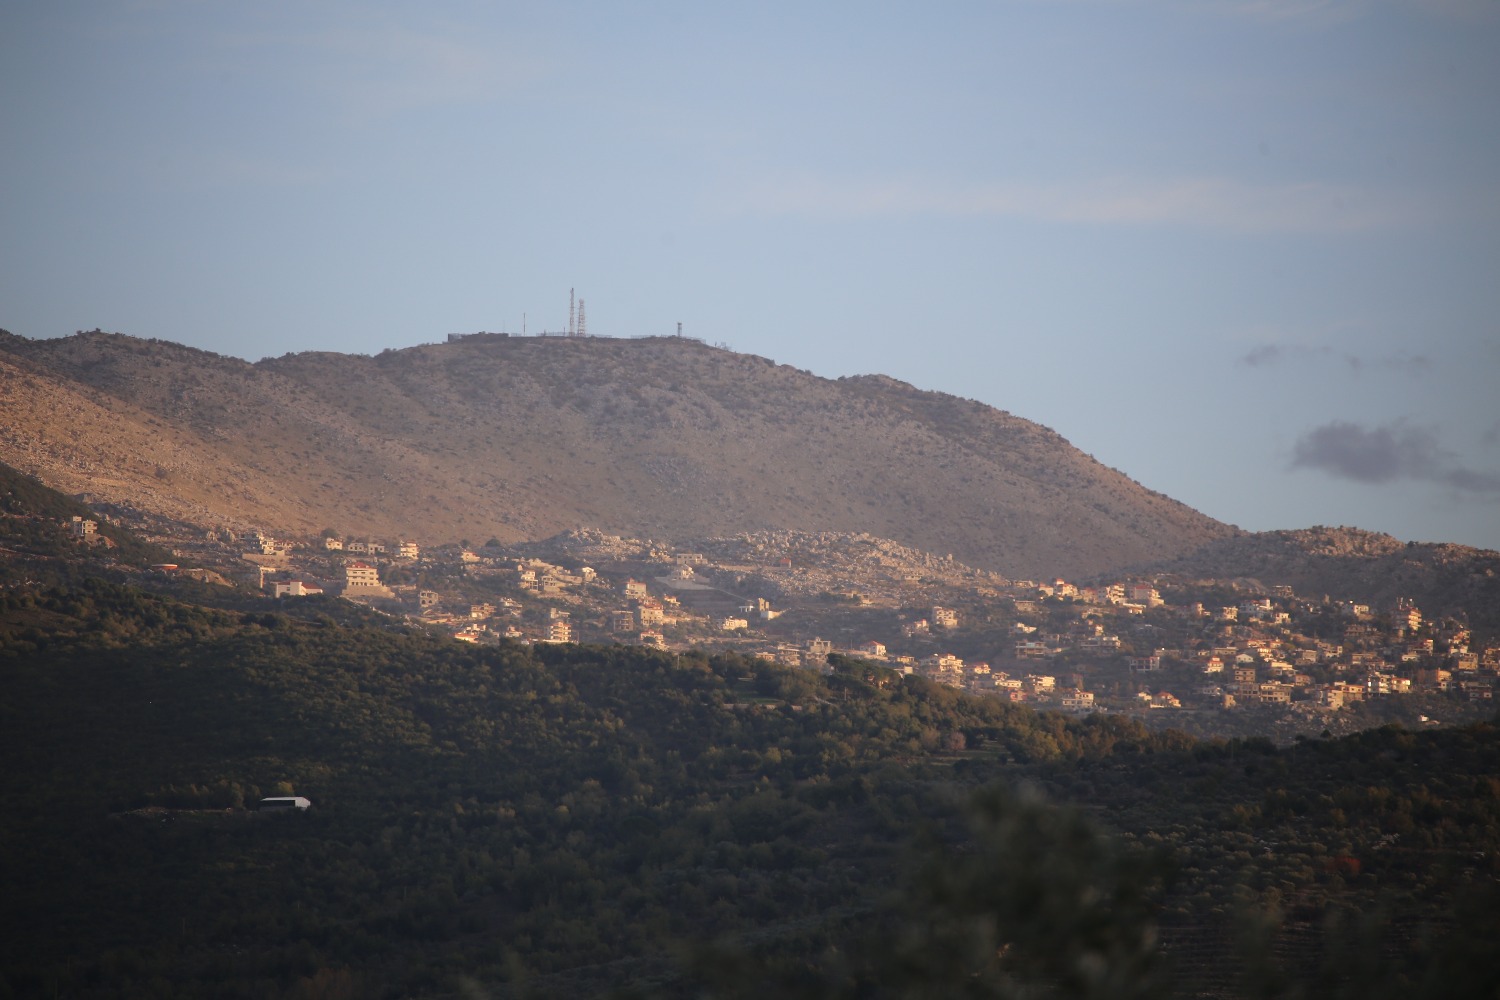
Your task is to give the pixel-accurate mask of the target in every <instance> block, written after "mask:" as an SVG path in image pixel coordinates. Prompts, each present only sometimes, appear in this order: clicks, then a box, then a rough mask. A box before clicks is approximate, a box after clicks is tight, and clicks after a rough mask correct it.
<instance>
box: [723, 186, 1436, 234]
mask: <svg viewBox="0 0 1500 1000" xmlns="http://www.w3.org/2000/svg"><path fill="white" fill-rule="evenodd" d="M721 207H723V208H726V209H727V210H728V211H730V212H733V213H746V214H754V215H804V216H813V217H827V218H856V219H863V218H879V217H899V216H950V217H958V218H982V217H994V218H1003V217H1012V218H1027V219H1040V220H1043V221H1048V222H1064V223H1080V224H1096V225H1119V226H1152V225H1161V226H1181V227H1191V228H1201V229H1216V230H1227V231H1231V232H1239V233H1281V232H1301V233H1344V232H1359V231H1365V230H1372V229H1384V228H1390V227H1395V226H1405V225H1410V224H1413V223H1421V222H1424V221H1427V220H1430V219H1432V218H1434V217H1435V213H1434V211H1433V210H1432V209H1431V208H1430V207H1428V206H1424V205H1422V204H1419V203H1417V202H1414V201H1411V200H1403V199H1400V198H1397V197H1395V196H1393V195H1390V194H1388V193H1377V192H1374V191H1368V190H1363V189H1359V188H1354V187H1348V186H1342V185H1332V184H1319V183H1303V184H1283V185H1257V184H1247V183H1244V182H1242V181H1237V180H1232V179H1228V178H1215V177H1190V178H1180V179H1175V180H1165V181H1150V180H1129V179H1118V178H1115V179H1098V180H1087V181H1075V182H1070V183H1052V184H1035V183H1027V182H1019V181H1017V182H996V183H989V184H972V185H957V186H955V185H948V184H943V183H940V182H928V181H909V180H891V181H863V182H861V181H847V182H837V183H836V182H833V181H829V180H825V179H821V178H800V179H791V180H781V181H773V182H761V183H756V184H752V185H749V186H747V187H746V188H744V189H743V190H741V191H738V192H734V193H731V194H730V195H729V196H728V197H726V198H725V199H724V201H723V202H722V204H721Z"/></svg>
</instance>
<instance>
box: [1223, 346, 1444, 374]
mask: <svg viewBox="0 0 1500 1000" xmlns="http://www.w3.org/2000/svg"><path fill="white" fill-rule="evenodd" d="M1326 360H1338V361H1342V362H1343V363H1344V366H1345V367H1346V368H1348V369H1349V371H1350V372H1351V373H1352V374H1354V375H1359V374H1362V373H1364V372H1367V371H1387V372H1395V373H1397V374H1399V375H1422V374H1425V373H1426V372H1427V371H1428V370H1429V369H1430V368H1431V367H1432V359H1431V358H1429V357H1427V356H1426V355H1425V354H1416V355H1408V354H1395V355H1390V356H1389V357H1383V358H1366V357H1361V356H1360V355H1358V354H1336V353H1334V352H1333V351H1332V350H1331V349H1330V348H1327V347H1302V346H1300V345H1295V344H1293V345H1282V344H1261V345H1259V346H1257V347H1252V348H1251V349H1250V350H1249V351H1248V352H1247V353H1246V354H1245V355H1243V356H1242V357H1241V358H1240V359H1239V363H1240V364H1242V365H1244V366H1245V367H1247V368H1271V367H1274V366H1276V365H1280V364H1283V363H1285V364H1305V363H1308V362H1313V361H1326Z"/></svg>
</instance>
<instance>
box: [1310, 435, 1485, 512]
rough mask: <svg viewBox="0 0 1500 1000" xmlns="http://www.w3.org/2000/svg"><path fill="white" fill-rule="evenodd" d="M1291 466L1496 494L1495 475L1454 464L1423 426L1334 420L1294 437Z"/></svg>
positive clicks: (1360, 479)
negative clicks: (1376, 425)
mask: <svg viewBox="0 0 1500 1000" xmlns="http://www.w3.org/2000/svg"><path fill="white" fill-rule="evenodd" d="M1291 468H1293V469H1313V470H1316V471H1319V472H1325V473H1327V474H1328V475H1331V476H1335V477H1337V478H1339V479H1349V480H1353V481H1354V482H1357V483H1369V484H1373V485H1379V484H1383V483H1393V482H1397V481H1400V480H1415V481H1418V482H1429V483H1437V484H1440V485H1443V486H1447V487H1449V488H1450V489H1453V490H1455V491H1457V492H1460V493H1469V494H1474V495H1478V496H1485V497H1497V498H1500V476H1497V475H1493V474H1490V473H1484V472H1476V471H1474V470H1473V469H1469V468H1466V467H1464V466H1463V465H1461V464H1459V463H1458V461H1457V459H1456V457H1455V456H1454V455H1453V454H1452V453H1451V452H1449V451H1447V450H1445V449H1444V448H1442V447H1441V446H1440V445H1439V444H1438V440H1437V435H1436V433H1435V432H1433V431H1432V430H1431V429H1429V428H1424V427H1412V426H1408V425H1406V424H1404V423H1402V422H1399V421H1398V422H1397V423H1395V424H1390V425H1388V426H1383V427H1373V428H1365V427H1362V426H1360V425H1359V424H1355V423H1349V422H1347V421H1342V420H1335V421H1333V422H1332V423H1328V424H1324V425H1323V426H1321V427H1315V428H1313V429H1312V430H1310V431H1308V432H1307V433H1305V434H1303V435H1302V436H1301V437H1300V438H1298V439H1297V443H1296V444H1295V445H1294V446H1293V448H1292V461H1291Z"/></svg>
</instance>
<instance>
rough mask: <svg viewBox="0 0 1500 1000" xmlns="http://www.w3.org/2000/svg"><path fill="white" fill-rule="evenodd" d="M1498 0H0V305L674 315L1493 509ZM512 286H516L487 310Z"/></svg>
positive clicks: (1215, 501) (1087, 438) (1185, 444)
mask: <svg viewBox="0 0 1500 1000" xmlns="http://www.w3.org/2000/svg"><path fill="white" fill-rule="evenodd" d="M1497 52H1500V4H1497V3H1495V2H1494V0H1349V2H1339V0H1194V2H1188V0H1138V2H1136V0H1014V2H1005V0H996V2H988V3H978V2H974V3H951V4H916V3H858V4H855V3H823V4H806V3H757V4H754V5H749V4H747V5H742V6H739V7H731V6H729V5H722V4H702V3H643V4H633V5H625V4H604V3H567V2H562V3H547V4H521V5H511V4H505V3H477V2H476V3H459V2H439V3H427V4H422V5H416V4H394V3H380V2H361V3H343V2H333V0H330V2H323V3H277V2H268V3H260V4H227V3H224V4H220V3H206V2H173V0H157V2H148V0H139V2H122V3H81V2H63V3H57V4H21V3H14V4H6V5H4V6H3V7H0V87H3V92H4V93H5V94H6V99H5V100H4V101H3V102H0V135H4V136H5V139H6V142H5V147H6V148H5V153H4V155H3V156H0V234H3V236H4V239H3V240H0V327H4V328H5V329H8V330H10V331H12V332H14V333H19V334H23V335H25V336H29V337H51V336H61V335H65V334H69V333H72V332H73V331H75V330H79V329H92V328H95V327H100V328H103V329H106V330H115V331H119V332H123V333H129V334H133V335H136V336H142V337H161V338H165V339H169V340H176V341H181V342H184V343H188V344H193V345H195V346H199V347H203V348H208V349H211V350H214V351H218V352H221V353H225V354H232V355H236V356H240V357H245V358H249V359H252V360H254V359H258V358H261V357H264V356H269V355H279V354H283V353H286V352H288V351H298V350H309V349H320V350H337V351H348V352H359V353H374V352H377V351H379V350H381V349H383V348H386V347H403V346H407V345H411V344H416V343H423V342H430V341H434V340H440V339H442V338H443V337H444V335H445V334H447V333H449V332H457V331H465V332H467V331H475V330H508V331H513V332H517V331H519V330H520V329H521V327H522V324H523V321H524V323H525V324H526V328H527V330H528V331H529V332H536V331H538V330H543V329H545V330H553V331H556V330H561V329H563V328H565V326H566V324H567V312H568V293H569V289H570V288H576V289H577V293H578V295H579V296H581V297H582V298H583V299H584V301H585V302H586V303H587V315H588V324H589V330H590V332H591V333H594V334H601V335H615V336H637V335H643V334H667V333H672V332H674V331H675V329H676V324H677V323H679V322H681V323H682V324H683V331H684V332H685V333H687V334H689V335H691V336H695V337H698V338H700V339H703V340H706V341H708V342H710V343H725V344H728V345H730V346H732V347H733V348H734V349H735V350H739V351H745V352H750V353H755V354H760V355H765V356H767V357H770V358H773V359H775V360H777V361H779V362H783V363H787V364H792V365H795V366H797V367H800V368H807V369H809V370H811V371H813V372H816V373H817V374H819V375H824V376H829V377H837V376H840V375H849V374H860V373H866V372H882V373H886V374H889V375H892V376H895V377H897V378H901V379H904V380H906V381H909V382H912V383H913V384H915V385H917V386H920V387H922V388H927V389H936V390H942V391H945V392H951V393H955V394H957V395H961V396H966V397H970V398H974V399H978V400H982V401H984V402H986V403H989V404H992V405H994V406H997V407H1000V408H1002V409H1005V410H1009V411H1011V412H1013V413H1016V414H1018V415H1020V416H1024V417H1027V418H1030V419H1032V420H1036V421H1039V422H1041V423H1043V424H1046V425H1048V426H1050V427H1053V428H1054V429H1056V430H1057V431H1059V432H1060V433H1062V434H1063V435H1064V436H1065V437H1067V438H1068V439H1069V440H1070V441H1072V442H1073V443H1074V444H1076V445H1077V446H1078V447H1080V448H1082V449H1083V450H1084V451H1087V452H1089V453H1090V454H1092V455H1094V456H1095V457H1096V458H1098V459H1099V460H1101V461H1103V462H1105V463H1106V464H1109V465H1111V466H1114V467H1116V468H1118V469H1121V470H1122V471H1124V472H1125V473H1126V474H1128V475H1130V476H1131V477H1133V478H1135V479H1137V480H1138V481H1140V482H1142V483H1144V484H1145V485H1147V486H1149V487H1151V488H1153V489H1156V490H1159V491H1161V492H1164V493H1167V494H1169V495H1171V496H1173V497H1175V498H1177V499H1179V500H1182V501H1184V502H1185V503H1188V504H1190V505H1192V506H1194V507H1196V508H1198V509H1200V510H1202V511H1204V512H1205V513H1207V514H1210V515H1212V516H1214V517H1217V518H1220V519H1222V520H1225V521H1229V522H1231V523H1235V524H1238V525H1240V526H1242V527H1245V528H1250V529H1269V528H1290V527H1305V526H1309V525H1312V524H1352V525H1358V526H1360V527H1365V528H1370V529H1374V530H1380V531H1387V532H1390V533H1392V534H1394V535H1396V536H1398V537H1400V538H1403V539H1411V540H1423V541H1457V542H1464V543H1467V544H1473V545H1483V546H1486V547H1491V548H1500V391H1497V389H1496V383H1497V376H1500V102H1497V101H1496V100H1495V96H1496V95H1497V94H1500V58H1496V57H1495V53H1497ZM523 318H524V319H523Z"/></svg>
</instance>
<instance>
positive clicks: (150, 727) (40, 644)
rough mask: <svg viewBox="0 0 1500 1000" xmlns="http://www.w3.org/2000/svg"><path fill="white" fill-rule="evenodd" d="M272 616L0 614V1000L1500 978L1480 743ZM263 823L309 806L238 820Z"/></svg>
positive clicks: (1373, 986)
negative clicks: (1085, 708)
mask: <svg viewBox="0 0 1500 1000" xmlns="http://www.w3.org/2000/svg"><path fill="white" fill-rule="evenodd" d="M299 609H300V612H299V616H298V617H293V616H290V615H281V614H261V613H242V612H229V611H223V610H213V609H208V608H203V607H195V606H192V605H189V604H186V603H183V602H181V601H177V600H173V599H170V598H166V597H160V596H152V595H148V594H144V593H141V592H140V591H138V590H134V589H132V588H129V587H122V586H114V585H107V584H102V583H98V582H82V583H79V584H76V585H74V586H71V587H69V588H67V589H56V590H42V591H36V592H3V593H0V676H3V678H4V681H5V684H6V691H7V697H6V699H5V702H4V704H3V705H0V759H3V760H5V761H6V764H7V766H6V768H4V769H3V772H0V794H3V795H4V797H5V800H6V801H7V802H9V803H11V804H12V806H13V808H11V809H8V810H6V811H5V812H4V813H3V814H0V842H3V843H5V844H6V851H5V852H4V853H3V856H0V882H3V884H4V885H5V886H6V891H7V899H6V901H7V904H8V905H7V906H6V907H4V908H0V929H3V931H4V933H3V934H0V996H11V995H15V996H48V995H58V996H63V995H66V996H77V997H115V996H143V995H152V996H163V997H200V996H202V997H207V996H212V997H246V998H249V997H265V996H283V997H313V996H368V997H397V996H410V997H444V996H455V995H493V996H497V997H529V996H580V997H583V996H622V995H628V996H642V997H644V996H663V997H682V996H705V995H709V996H751V995H760V996H763V995H767V994H768V993H769V994H772V995H777V996H790V997H838V996H868V997H875V998H883V997H891V998H896V997H903V996H959V995H962V996H974V997H983V996H1014V995H1018V994H1019V993H1023V992H1024V993H1026V995H1045V996H1054V995H1056V996H1078V997H1106V996H1109V997H1114V996H1127V995H1128V996H1139V997H1158V996H1167V995H1181V996H1230V995H1253V996H1267V997H1270V996H1299V995H1318V996H1330V997H1349V998H1354V997H1359V998H1361V1000H1367V998H1395V997H1401V998H1403V1000H1404V998H1410V997H1431V998H1437V997H1453V996H1470V995H1472V996H1488V995H1493V990H1494V989H1495V986H1496V984H1497V982H1500V966H1497V963H1496V961H1495V959H1494V955H1493V951H1492V949H1491V948H1490V945H1489V942H1490V941H1491V940H1492V939H1493V934H1494V933H1495V932H1496V931H1497V929H1500V928H1497V926H1496V921H1497V918H1500V906H1496V905H1495V901H1496V898H1497V893H1496V887H1497V876H1500V870H1497V863H1500V862H1497V860H1496V859H1497V857H1500V855H1497V853H1496V846H1497V838H1500V782H1497V781H1496V779H1495V777H1494V775H1495V773H1496V768H1497V765H1500V730H1497V729H1496V727H1495V726H1493V725H1480V726H1475V727H1471V728H1468V729H1462V730H1448V731H1442V732H1421V733H1411V732H1406V731H1403V730H1400V729H1397V728H1390V729H1384V730H1378V731H1372V732H1367V733H1364V734H1360V735H1358V736H1355V737H1351V738H1349V739H1346V740H1310V741H1303V742H1301V743H1299V744H1298V745H1296V746H1294V747H1291V748H1288V749H1285V750H1277V749H1276V748H1274V747H1272V746H1271V744H1270V743H1269V742H1267V741H1265V740H1249V741H1231V742H1227V743H1226V742H1222V741H1217V742H1213V743H1201V742H1195V741H1193V740H1190V739H1188V738H1186V737H1184V736H1183V735H1182V734H1180V733H1178V734H1173V733H1166V734H1151V733H1149V732H1147V731H1145V730H1144V729H1143V728H1142V727H1140V726H1139V725H1138V724H1136V723H1132V722H1130V721H1127V720H1121V719H1110V718H1105V717H1098V716H1096V717H1093V718H1089V719H1066V718H1063V717H1061V716H1056V715H1046V714H1039V713H1033V712H1031V711H1030V710H1028V709H1026V708H1025V707H1022V706H1012V705H1006V704H1003V703H1000V702H998V701H997V700H994V699H980V698H973V697H968V696H965V695H963V694H961V693H959V692H955V691H951V690H947V689H945V688H942V687H941V686H939V685H935V684H931V683H929V682H927V681H924V680H923V679H921V678H917V677H901V676H898V675H896V674H894V673H893V672H891V671H886V670H882V669H880V668H878V667H872V666H870V665H868V664H863V663H860V662H858V661H852V660H846V659H842V658H834V659H833V660H831V661H830V668H831V673H829V674H828V675H826V676H824V675H820V674H817V673H814V672H811V671H801V670H788V669H785V668H781V667H777V666H775V665H772V664H767V663H759V662H755V661H753V660H747V659H743V658H740V657H737V656H734V655H717V656H709V655H706V654H701V653H689V654H683V655H672V654H667V653H663V652H658V651H654V650H645V649H639V648H629V647H610V648H606V647H578V646H567V645H560V646H538V647H532V648H526V647H521V646H515V645H509V644H506V645H502V646H499V647H489V648H481V647H474V646H466V645H464V644H460V643H454V642H450V641H447V640H441V639H436V638H433V637H430V636H427V635H424V634H422V633H420V632H411V631H407V630H406V629H404V628H400V627H390V626H389V625H387V624H385V623H383V622H381V620H380V619H379V618H378V616H373V615H369V614H367V613H365V612H362V611H360V610H359V609H356V608H352V607H350V606H349V605H347V604H342V603H341V602H336V601H321V602H320V601H313V602H311V603H308V604H304V605H299ZM997 782H998V784H997ZM1020 783H1026V784H1029V785H1030V787H1031V788H1033V789H1040V790H1045V791H1044V793H1039V792H1036V791H1033V792H1026V791H1014V790H1007V789H1008V788H1014V787H1015V786H1016V785H1018V784H1020ZM976 790H982V791H980V793H979V795H978V797H977V798H972V799H971V794H972V793H974V792H975V791H976ZM292 794H298V795H304V796H306V797H308V798H310V799H311V800H312V803H313V806H312V809H311V810H310V811H309V812H308V813H307V814H305V815H279V816H266V815H260V816H257V815H256V813H255V811H254V810H253V808H251V809H247V808H246V806H247V805H249V806H253V805H254V802H255V800H256V798H257V797H258V796H260V795H292ZM1043 795H1045V796H1046V797H1047V798H1050V800H1051V801H1052V802H1054V803H1056V802H1061V803H1063V804H1066V803H1076V804H1077V805H1076V807H1075V808H1073V809H1061V810H1059V809H1058V808H1056V806H1054V805H1048V804H1047V801H1046V799H1045V798H1043ZM965 800H970V801H971V803H972V804H971V805H970V806H969V807H967V808H966V807H964V806H963V805H962V803H963V802H964V801H965ZM1085 815H1087V816H1088V817H1091V818H1089V819H1085ZM1173 871H1175V872H1176V875H1175V876H1173V875H1172V872H1173ZM1247 916H1249V917H1253V918H1254V920H1253V921H1252V925H1253V927H1254V928H1255V930H1256V934H1255V935H1254V936H1253V937H1252V938H1251V939H1249V940H1242V941H1241V946H1242V948H1243V950H1237V948H1236V947H1235V945H1234V941H1235V933H1234V931H1233V925H1234V923H1235V920H1236V919H1237V918H1243V917H1247ZM60 929H66V933H60ZM712 939H717V940H718V944H717V946H715V947H716V951H717V952H718V954H717V955H716V954H715V953H714V952H713V951H708V950H706V949H709V948H710V942H711V940H712ZM1257 942H1259V945H1258V947H1259V951H1258V952H1257ZM694 955H697V956H699V958H700V959H701V961H700V963H698V965H699V967H698V968H696V969H695V968H694V967H693V966H694V963H692V962H689V963H686V964H685V963H683V962H682V961H681V959H682V957H683V956H694ZM1245 955H1248V956H1249V957H1248V958H1246V957H1245ZM1356 958H1357V960H1354V961H1352V960H1353V959H1356ZM1174 970H1175V988H1174V983H1173V982H1172V975H1171V973H1173V972H1174ZM1164 974H1165V975H1164ZM1241 974H1249V975H1250V976H1251V982H1250V984H1249V985H1248V986H1242V987H1241V988H1238V989H1237V988H1236V984H1237V981H1238V979H1239V976H1240V975H1241ZM1049 985H1052V986H1057V987H1059V989H1057V990H1055V991H1054V990H1051V989H1048V986H1049Z"/></svg>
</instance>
